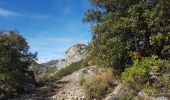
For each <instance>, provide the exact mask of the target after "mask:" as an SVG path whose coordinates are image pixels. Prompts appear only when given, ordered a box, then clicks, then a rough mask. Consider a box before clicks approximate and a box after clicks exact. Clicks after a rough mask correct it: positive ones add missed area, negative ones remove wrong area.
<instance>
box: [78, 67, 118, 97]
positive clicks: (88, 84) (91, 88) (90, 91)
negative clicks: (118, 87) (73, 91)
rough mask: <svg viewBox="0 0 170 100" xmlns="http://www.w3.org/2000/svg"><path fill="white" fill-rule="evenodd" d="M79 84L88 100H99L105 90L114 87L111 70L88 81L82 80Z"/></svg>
mask: <svg viewBox="0 0 170 100" xmlns="http://www.w3.org/2000/svg"><path fill="white" fill-rule="evenodd" d="M80 84H81V85H82V86H83V87H84V90H85V92H86V95H87V96H88V98H89V99H90V100H91V99H94V98H96V99H101V98H102V97H103V96H104V95H105V94H106V92H107V90H108V89H109V88H111V87H112V86H114V85H115V83H114V78H113V73H112V71H111V69H106V70H105V71H104V72H102V73H99V74H98V75H96V76H94V77H92V78H90V79H82V80H80Z"/></svg>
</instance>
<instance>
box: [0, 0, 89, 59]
mask: <svg viewBox="0 0 170 100" xmlns="http://www.w3.org/2000/svg"><path fill="white" fill-rule="evenodd" d="M89 8H90V5H89V2H88V0H0V29H7V30H8V29H17V30H18V31H19V32H20V34H21V35H23V36H24V37H25V38H26V39H27V41H28V43H29V45H30V50H31V51H32V52H35V51H38V59H39V61H38V62H45V61H49V60H51V59H60V58H64V52H65V51H66V50H67V48H69V47H70V46H72V45H74V44H76V43H85V44H87V43H88V42H89V41H90V39H91V33H90V25H89V24H83V23H82V22H81V19H82V18H83V17H84V13H85V11H86V10H87V9H89Z"/></svg>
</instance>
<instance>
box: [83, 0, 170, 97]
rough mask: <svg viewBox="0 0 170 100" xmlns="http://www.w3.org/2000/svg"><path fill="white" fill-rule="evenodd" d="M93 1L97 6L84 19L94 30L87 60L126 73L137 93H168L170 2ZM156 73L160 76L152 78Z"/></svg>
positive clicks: (153, 0) (128, 80) (124, 77)
mask: <svg viewBox="0 0 170 100" xmlns="http://www.w3.org/2000/svg"><path fill="white" fill-rule="evenodd" d="M90 3H91V4H92V6H93V7H92V8H91V9H89V10H88V11H87V12H86V13H85V18H84V19H83V21H84V22H90V23H91V24H92V32H93V37H92V41H91V43H90V46H89V47H90V48H89V50H90V55H89V57H90V58H87V59H86V60H87V62H88V61H93V62H95V63H96V64H99V65H100V66H105V67H111V68H112V70H114V71H116V72H117V73H118V75H122V81H123V82H124V83H125V84H126V85H127V87H128V88H130V89H132V91H134V94H135V95H137V94H136V93H138V92H140V91H144V92H145V93H147V95H152V94H155V93H161V92H165V93H167V92H168V90H169V86H170V84H169V82H170V80H169V74H168V73H169V65H168V64H169V60H170V20H169V19H170V13H169V12H170V11H169V9H170V1H167V0H135V1H134V0H90ZM153 55H154V56H153ZM153 74H159V75H160V76H156V77H157V78H158V79H150V78H153V77H151V76H154V75H153ZM135 82H136V83H135ZM96 85H97V84H96ZM155 85H156V86H155ZM157 85H158V87H159V86H161V87H160V88H157ZM132 94H133V93H132ZM94 95H96V94H94Z"/></svg>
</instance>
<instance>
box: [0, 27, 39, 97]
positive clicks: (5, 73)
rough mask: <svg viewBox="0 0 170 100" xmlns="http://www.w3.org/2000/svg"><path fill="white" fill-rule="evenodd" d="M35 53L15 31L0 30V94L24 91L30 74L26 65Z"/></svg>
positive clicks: (30, 77)
mask: <svg viewBox="0 0 170 100" xmlns="http://www.w3.org/2000/svg"><path fill="white" fill-rule="evenodd" d="M35 58H36V54H32V53H30V52H29V46H28V43H27V42H26V40H25V39H24V38H23V37H22V36H21V35H19V34H18V32H17V31H14V30H12V31H2V30H1V31H0V95H1V94H4V95H11V94H13V93H14V92H21V91H24V90H25V88H26V86H27V85H28V84H30V83H27V82H28V81H30V80H31V79H32V80H33V79H34V77H33V76H30V72H29V71H28V66H29V65H30V64H31V62H32V61H33V60H35Z"/></svg>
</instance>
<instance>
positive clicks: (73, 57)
mask: <svg viewBox="0 0 170 100" xmlns="http://www.w3.org/2000/svg"><path fill="white" fill-rule="evenodd" d="M86 47H87V46H86V45H84V44H77V45H74V46H72V47H71V48H69V49H68V50H67V51H66V61H67V64H68V65H70V64H71V63H74V62H78V61H80V60H82V59H84V58H85V57H86V54H87V50H86Z"/></svg>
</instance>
